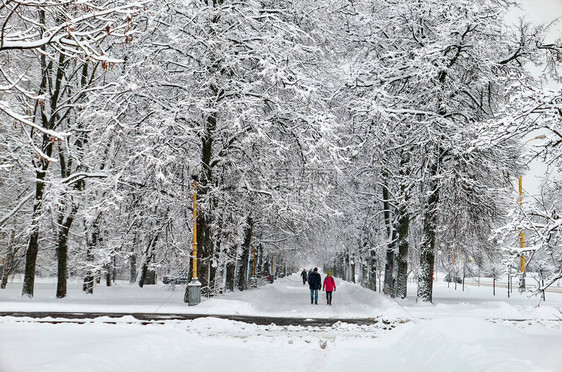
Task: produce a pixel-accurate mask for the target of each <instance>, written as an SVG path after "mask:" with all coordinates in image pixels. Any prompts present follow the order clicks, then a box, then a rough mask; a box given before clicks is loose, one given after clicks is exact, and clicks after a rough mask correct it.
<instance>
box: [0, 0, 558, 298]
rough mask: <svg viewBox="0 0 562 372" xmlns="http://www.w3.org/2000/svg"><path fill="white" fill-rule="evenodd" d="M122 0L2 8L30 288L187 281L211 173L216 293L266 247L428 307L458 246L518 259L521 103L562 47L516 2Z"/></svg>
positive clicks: (240, 278)
mask: <svg viewBox="0 0 562 372" xmlns="http://www.w3.org/2000/svg"><path fill="white" fill-rule="evenodd" d="M104 4H105V3H100V2H97V1H93V0H90V1H85V2H80V3H79V4H78V3H75V2H73V1H68V2H62V3H61V2H58V1H57V2H54V1H53V2H52V3H51V2H44V3H41V4H38V3H36V2H26V1H17V2H16V1H9V2H6V3H5V4H4V5H2V7H1V8H0V14H2V17H3V18H4V19H5V21H4V23H3V27H2V33H1V34H0V37H1V40H0V60H1V63H2V66H5V67H2V69H1V71H0V72H1V74H0V79H2V80H0V117H1V120H2V126H1V129H0V137H1V139H2V141H1V142H2V145H1V146H3V149H2V150H3V151H2V152H1V154H2V155H0V161H1V163H0V167H1V168H0V172H2V177H1V179H0V188H2V193H1V195H2V196H0V198H1V199H0V211H1V212H2V213H1V214H0V218H1V219H0V229H1V235H0V239H1V240H0V241H1V242H2V246H3V253H4V254H3V256H5V257H6V260H5V261H6V264H5V268H6V270H5V272H6V273H5V274H6V275H5V277H6V278H7V274H8V273H9V272H15V271H17V270H22V269H24V272H25V281H24V287H23V294H24V295H29V296H32V295H33V287H34V278H35V275H36V271H37V266H36V265H39V270H40V272H41V273H43V274H51V273H54V272H56V273H57V276H58V286H57V294H56V295H57V297H59V298H61V297H64V296H65V295H66V292H67V288H66V282H67V278H68V277H69V276H78V277H81V278H83V281H84V290H85V291H87V292H88V293H92V292H93V290H94V283H95V280H96V278H100V277H101V276H105V278H106V282H107V284H108V285H109V284H111V279H112V276H113V278H114V277H115V276H116V275H117V274H119V275H121V276H128V277H129V278H130V280H131V281H137V282H138V283H139V284H140V285H141V286H142V285H143V284H144V283H145V281H146V280H147V277H149V276H150V275H149V274H150V272H151V271H154V270H156V271H157V272H160V273H165V272H168V271H173V270H178V269H186V270H187V269H188V268H189V267H190V265H189V259H190V253H191V244H190V243H191V228H192V220H191V215H192V211H191V197H192V187H191V179H192V176H193V169H194V167H198V168H200V169H201V172H200V174H199V175H198V219H197V231H198V238H199V239H198V248H199V249H198V252H197V255H198V260H199V268H200V270H199V272H198V277H199V280H200V281H201V282H202V284H203V291H204V293H207V294H212V293H216V292H221V291H224V290H233V289H234V288H235V287H238V288H240V289H244V288H246V287H247V286H248V278H249V275H250V267H251V266H250V262H251V261H252V260H254V250H255V252H256V260H257V263H258V266H259V270H270V271H271V270H274V267H275V266H277V267H290V268H293V267H295V266H296V264H297V263H299V262H304V261H306V260H307V259H310V258H311V257H314V258H315V259H318V260H322V261H323V262H325V263H330V262H332V261H335V262H337V263H338V264H341V263H346V265H345V267H346V270H345V275H347V276H348V277H349V278H355V274H354V270H355V269H354V267H359V268H360V269H359V270H360V271H362V272H365V275H363V277H364V278H366V279H365V280H367V281H370V284H369V285H370V286H371V287H372V288H373V289H374V278H375V277H376V275H377V272H380V271H381V270H384V273H385V275H384V291H385V293H388V294H390V295H392V296H401V297H405V296H406V281H407V277H408V275H409V274H411V273H412V272H415V273H417V275H418V277H419V281H418V283H419V285H418V293H417V296H418V298H419V299H420V300H422V301H431V300H432V276H433V272H434V266H435V255H436V253H437V252H439V254H440V256H441V257H464V258H465V259H467V260H468V259H472V260H474V261H475V264H476V265H480V266H483V265H485V264H486V262H488V261H490V260H493V259H495V257H496V256H499V254H500V253H499V251H498V250H497V249H495V248H497V244H496V245H493V244H492V243H491V242H490V240H489V236H490V235H491V232H492V230H493V229H494V228H497V227H498V226H500V225H501V224H506V223H507V221H508V220H507V218H508V217H507V214H506V212H507V211H508V210H509V209H510V208H511V207H512V206H513V205H514V200H513V199H512V198H511V197H510V188H511V184H512V177H513V176H514V175H518V174H521V172H522V162H521V160H520V154H519V153H520V146H519V145H518V142H517V138H518V136H520V135H522V134H524V133H525V132H526V131H527V130H528V126H525V122H524V121H522V120H520V118H518V117H515V116H513V115H507V114H506V113H507V112H509V109H511V106H510V105H514V102H515V100H518V102H522V103H524V104H525V105H528V104H531V102H532V100H531V95H530V94H529V92H531V91H533V89H535V88H534V87H535V85H534V82H533V78H532V77H531V75H530V74H529V72H528V71H526V70H525V68H524V67H523V66H525V64H527V63H528V62H529V61H531V62H532V61H535V60H536V59H537V58H538V53H540V52H541V51H543V50H548V51H549V52H550V53H551V54H550V55H551V56H552V55H555V54H554V53H556V51H559V49H556V48H557V47H556V45H550V46H548V47H547V49H541V47H543V48H545V46H544V45H543V44H541V37H542V35H541V33H540V30H537V29H533V28H530V27H529V26H526V25H522V26H521V27H519V28H517V29H516V30H513V29H511V28H509V27H508V26H506V25H504V24H503V23H502V19H503V18H502V12H503V11H505V10H507V8H508V5H509V4H508V3H507V2H504V1H499V0H479V1H477V2H474V1H465V0H450V1H445V2H443V1H434V0H423V1H421V0H420V1H415V2H412V1H406V0H398V1H367V0H362V1H353V2H349V1H343V0H330V1H315V0H313V1H307V2H304V1H292V2H289V1H280V0H259V1H258V0H252V1H245V2H232V1H228V0H223V1H221V0H214V1H212V2H211V1H193V2H179V1H170V2H158V3H155V2H146V3H143V2H139V3H132V2H123V3H122V4H120V3H118V2H112V5H111V6H107V4H105V5H104ZM551 62H552V63H551V65H550V66H555V62H556V61H555V59H552V60H551ZM525 105H522V106H520V107H527V106H525ZM553 110H554V106H553V105H550V106H548V112H549V113H553V114H552V115H554V114H555V111H553ZM536 112H538V111H536ZM540 114H543V112H541V113H540ZM552 115H550V114H549V115H539V116H538V117H537V120H535V121H534V123H535V125H537V124H536V123H548V122H550V121H551V120H557V119H556V118H554V119H552V117H553V116H552ZM515 125H519V126H518V127H514V126H515ZM506 133H508V135H506ZM554 147H555V146H554ZM445 261H450V260H448V259H445ZM54 262H56V263H57V265H56V270H55V269H54ZM272 262H274V263H273V264H272ZM24 263H25V268H23V265H24ZM272 266H274V267H272ZM338 270H339V271H341V270H342V268H338ZM342 272H343V271H342ZM3 285H5V281H4V282H3Z"/></svg>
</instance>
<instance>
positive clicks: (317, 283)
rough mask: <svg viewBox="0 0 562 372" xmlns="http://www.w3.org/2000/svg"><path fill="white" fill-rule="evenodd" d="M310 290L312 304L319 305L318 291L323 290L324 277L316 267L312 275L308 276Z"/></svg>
mask: <svg viewBox="0 0 562 372" xmlns="http://www.w3.org/2000/svg"><path fill="white" fill-rule="evenodd" d="M308 288H310V303H311V304H312V303H315V304H316V305H318V290H320V289H322V277H321V276H320V274H318V268H316V267H315V268H314V271H313V272H312V274H309V275H308Z"/></svg>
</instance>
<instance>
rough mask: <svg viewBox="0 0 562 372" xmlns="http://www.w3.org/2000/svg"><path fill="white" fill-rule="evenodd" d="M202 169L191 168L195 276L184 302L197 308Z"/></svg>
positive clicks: (188, 287)
mask: <svg viewBox="0 0 562 372" xmlns="http://www.w3.org/2000/svg"><path fill="white" fill-rule="evenodd" d="M199 172H200V167H199V166H195V167H192V168H191V178H192V183H191V186H192V188H193V201H192V207H193V227H192V231H193V240H192V254H191V257H192V264H193V267H192V269H193V274H192V278H191V282H190V283H189V284H188V285H187V287H186V289H185V290H186V292H187V293H186V295H187V296H184V301H185V299H186V297H187V302H188V303H189V306H195V305H197V304H199V303H200V302H201V282H199V279H198V278H197V182H198V181H199Z"/></svg>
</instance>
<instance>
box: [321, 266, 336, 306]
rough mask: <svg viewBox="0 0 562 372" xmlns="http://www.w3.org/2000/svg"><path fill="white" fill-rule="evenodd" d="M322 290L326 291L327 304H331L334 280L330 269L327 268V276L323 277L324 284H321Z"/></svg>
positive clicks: (334, 287) (334, 288)
mask: <svg viewBox="0 0 562 372" xmlns="http://www.w3.org/2000/svg"><path fill="white" fill-rule="evenodd" d="M322 290H323V291H324V290H325V291H326V301H328V305H331V304H332V292H333V291H335V290H336V281H335V280H334V277H333V276H332V271H331V270H328V276H327V277H326V278H324V285H323V286H322Z"/></svg>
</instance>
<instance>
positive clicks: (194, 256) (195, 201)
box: [192, 180, 197, 280]
mask: <svg viewBox="0 0 562 372" xmlns="http://www.w3.org/2000/svg"><path fill="white" fill-rule="evenodd" d="M192 244H193V253H192V254H193V261H192V262H193V279H194V280H197V181H196V180H193V243H192Z"/></svg>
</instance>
